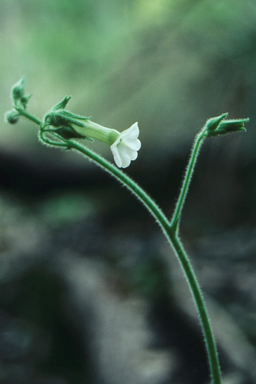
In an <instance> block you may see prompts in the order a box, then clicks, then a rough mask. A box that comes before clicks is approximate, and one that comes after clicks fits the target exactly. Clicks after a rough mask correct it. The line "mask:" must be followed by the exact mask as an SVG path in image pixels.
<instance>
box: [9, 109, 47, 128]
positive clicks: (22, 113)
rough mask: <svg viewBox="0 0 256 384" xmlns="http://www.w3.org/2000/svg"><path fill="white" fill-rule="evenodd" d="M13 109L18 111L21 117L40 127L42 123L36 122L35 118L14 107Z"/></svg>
mask: <svg viewBox="0 0 256 384" xmlns="http://www.w3.org/2000/svg"><path fill="white" fill-rule="evenodd" d="M14 108H15V109H16V111H18V112H19V113H20V114H21V115H22V116H24V117H26V118H27V119H29V120H31V121H33V123H36V124H37V125H39V126H41V124H42V122H41V121H40V120H38V119H37V118H36V117H34V116H32V115H30V113H28V112H26V111H25V110H24V109H23V108H19V107H16V106H15V105H14Z"/></svg>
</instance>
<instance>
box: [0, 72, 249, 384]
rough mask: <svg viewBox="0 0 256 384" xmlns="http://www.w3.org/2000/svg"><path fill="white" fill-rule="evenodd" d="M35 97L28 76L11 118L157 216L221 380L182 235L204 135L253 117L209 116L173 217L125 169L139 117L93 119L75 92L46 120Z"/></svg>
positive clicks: (236, 128)
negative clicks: (120, 126)
mask: <svg viewBox="0 0 256 384" xmlns="http://www.w3.org/2000/svg"><path fill="white" fill-rule="evenodd" d="M30 97H31V94H28V95H26V94H25V79H24V77H23V78H22V79H21V80H20V81H19V82H17V83H16V84H15V85H14V86H13V88H12V91H11V98H12V101H13V108H12V109H11V110H10V111H8V112H6V114H5V120H6V122H9V123H11V124H15V123H17V122H18V121H19V118H20V117H21V116H23V117H25V118H27V119H29V120H31V121H32V122H34V123H35V124H37V125H38V127H39V134H38V137H39V140H40V141H41V142H43V143H44V144H46V145H49V146H53V147H59V148H62V149H73V150H75V151H78V152H80V153H82V154H83V155H85V156H86V157H87V158H89V159H90V160H92V161H93V162H94V163H96V164H97V165H98V166H100V167H101V168H103V169H104V170H105V171H107V172H108V173H110V174H111V175H112V176H114V177H115V178H116V179H117V180H118V181H119V182H120V183H121V184H122V185H124V186H126V187H127V188H128V189H129V190H130V191H131V192H132V193H133V194H134V195H135V196H136V197H137V198H138V199H139V201H140V202H141V203H142V204H144V206H145V207H146V209H147V210H148V211H149V212H150V214H151V215H152V216H153V217H154V218H155V219H156V221H157V223H158V224H159V226H160V227H161V229H162V231H163V233H164V235H165V237H166V238H167V240H168V242H169V244H170V246H171V247H172V248H173V250H174V252H175V254H176V256H177V258H178V260H179V261H180V264H181V267H182V268H183V271H184V273H185V276H186V278H187V282H188V285H189V288H190V291H191V294H192V296H193V298H194V301H195V305H196V308H197V311H198V315H199V318H200V322H201V326H202V331H203V335H204V340H205V345H206V351H207V356H208V361H209V367H210V371H211V380H212V383H213V384H220V383H221V370H220V365H219V360H218V354H217V349H216V343H215V339H214V335H213V331H212V327H211V323H210V319H209V315H208V313H207V309H206V306H205V302H204V299H203V295H202V292H201V289H200V287H199V284H198V282H197V278H196V276H195V273H194V270H193V267H192V265H191V262H190V260H189V258H188V256H187V254H186V251H185V250H184V248H183V245H182V242H181V240H180V238H179V224H180V219H181V213H182V209H183V206H184V202H185V198H186V195H187V192H188V189H189V184H190V181H191V177H192V174H193V171H194V167H195V164H196V159H197V156H198V153H199V149H200V147H201V145H202V143H203V141H204V139H205V138H207V137H215V136H218V135H226V134H228V133H231V132H245V131H246V129H245V127H244V124H245V123H246V122H247V121H248V120H249V119H237V120H228V119H227V115H228V114H227V113H223V114H222V115H220V116H217V117H213V118H210V119H209V120H207V121H206V123H205V125H204V127H203V128H202V129H201V130H200V131H199V133H198V134H197V135H196V137H195V141H194V144H193V146H192V151H191V156H190V159H189V162H188V166H187V169H186V174H185V177H184V180H183V184H182V186H181V189H180V194H179V197H178V200H177V203H176V206H175V209H174V213H173V215H172V217H171V219H169V218H167V216H166V215H165V214H164V213H163V211H162V210H161V209H160V208H159V207H158V205H157V204H156V203H155V201H154V200H153V199H152V198H151V197H150V196H149V195H148V194H147V193H146V192H145V191H144V190H143V189H142V188H141V187H140V186H139V185H138V184H137V183H136V182H135V181H133V180H132V179H131V178H130V177H129V176H127V175H126V174H125V173H124V172H123V171H122V170H121V169H120V168H126V167H128V166H129V165H130V163H131V161H133V160H135V159H136V158H137V156H138V151H139V149H140V147H141V142H140V140H139V139H138V137H139V127H138V123H134V124H133V125H132V126H131V127H130V128H128V129H126V130H125V131H123V132H119V131H117V130H115V129H112V128H106V127H103V126H102V125H99V124H97V123H94V122H93V121H91V118H90V117H84V116H80V115H77V114H75V113H72V112H70V111H68V110H67V109H66V107H67V104H68V102H69V100H70V98H71V97H70V96H69V97H68V96H66V97H64V99H63V100H61V101H60V102H59V103H58V104H56V105H55V106H53V107H52V108H51V109H50V110H49V111H48V112H47V113H46V114H45V116H44V117H43V119H42V120H38V119H37V118H36V117H34V116H33V115H31V114H30V113H29V112H28V111H27V104H28V102H29V99H30ZM86 140H90V141H93V140H99V141H101V142H104V143H105V144H107V145H109V146H110V150H111V152H112V154H113V157H114V161H115V163H116V165H117V167H116V166H115V165H114V164H112V163H111V162H110V161H108V160H106V159H105V158H103V157H102V156H100V155H99V154H97V153H95V152H94V151H92V150H91V149H90V148H88V147H87V146H86V145H85V144H86Z"/></svg>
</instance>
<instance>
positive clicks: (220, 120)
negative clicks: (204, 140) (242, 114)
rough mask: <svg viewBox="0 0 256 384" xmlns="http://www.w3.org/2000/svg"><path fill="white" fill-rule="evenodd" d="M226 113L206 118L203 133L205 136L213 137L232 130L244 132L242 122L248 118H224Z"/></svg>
mask: <svg viewBox="0 0 256 384" xmlns="http://www.w3.org/2000/svg"><path fill="white" fill-rule="evenodd" d="M227 115H228V114H227V113H223V114H222V115H220V116H218V117H213V118H211V119H209V120H207V122H206V124H205V128H204V129H203V133H204V135H205V136H208V137H214V136H218V135H226V134H228V133H232V132H246V129H245V127H244V123H246V122H247V121H249V119H236V120H225V118H226V117H227Z"/></svg>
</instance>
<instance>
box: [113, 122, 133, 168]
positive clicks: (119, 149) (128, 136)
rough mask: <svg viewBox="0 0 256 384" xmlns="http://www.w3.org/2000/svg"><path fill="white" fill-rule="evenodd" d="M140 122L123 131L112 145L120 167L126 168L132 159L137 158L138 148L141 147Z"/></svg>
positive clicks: (115, 158) (116, 161)
mask: <svg viewBox="0 0 256 384" xmlns="http://www.w3.org/2000/svg"><path fill="white" fill-rule="evenodd" d="M139 133H140V131H139V127H138V123H134V124H133V125H132V126H131V127H130V128H128V129H126V130H125V131H123V132H121V133H120V134H119V136H118V138H117V139H116V141H115V142H114V143H113V144H112V145H111V146H110V149H111V151H112V153H113V156H114V160H115V163H116V165H117V166H118V167H119V168H126V167H128V166H129V165H130V163H131V161H132V160H136V159H137V156H138V153H137V152H138V150H139V149H140V147H141V142H140V140H139V139H138V137H139Z"/></svg>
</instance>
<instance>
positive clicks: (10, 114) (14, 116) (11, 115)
mask: <svg viewBox="0 0 256 384" xmlns="http://www.w3.org/2000/svg"><path fill="white" fill-rule="evenodd" d="M4 117H5V121H6V122H7V123H10V124H16V123H17V122H18V121H19V113H18V112H17V111H15V110H14V109H12V110H11V111H7V112H6V113H5V116H4Z"/></svg>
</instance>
